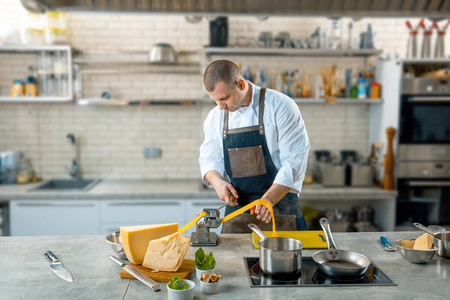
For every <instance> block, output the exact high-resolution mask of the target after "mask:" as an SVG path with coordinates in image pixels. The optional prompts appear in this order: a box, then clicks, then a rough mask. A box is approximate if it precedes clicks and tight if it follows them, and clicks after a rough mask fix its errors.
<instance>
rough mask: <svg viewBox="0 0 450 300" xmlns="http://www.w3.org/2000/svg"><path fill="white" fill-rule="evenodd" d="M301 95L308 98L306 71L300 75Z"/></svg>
mask: <svg viewBox="0 0 450 300" xmlns="http://www.w3.org/2000/svg"><path fill="white" fill-rule="evenodd" d="M302 97H303V98H309V97H310V87H309V74H308V72H304V73H303V77H302Z"/></svg>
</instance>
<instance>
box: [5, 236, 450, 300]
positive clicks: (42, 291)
mask: <svg viewBox="0 0 450 300" xmlns="http://www.w3.org/2000/svg"><path fill="white" fill-rule="evenodd" d="M380 234H384V235H386V236H387V237H388V238H389V239H390V241H391V242H392V243H393V244H394V243H395V240H397V239H403V238H417V237H419V236H420V235H421V234H422V232H420V231H411V232H384V233H379V232H378V233H335V234H334V235H333V236H334V240H335V242H336V244H337V246H338V247H339V248H340V249H346V250H352V251H355V252H359V253H362V254H365V255H367V256H368V257H369V258H370V259H371V260H372V262H373V263H375V264H376V265H377V267H378V268H380V269H381V270H382V271H383V272H384V273H385V274H386V275H387V276H388V277H389V278H390V279H391V280H392V281H394V283H396V284H397V286H355V287H342V286H341V287H280V288H250V284H249V278H248V274H247V271H246V269H245V266H244V260H243V257H248V256H253V257H257V256H258V255H259V252H258V250H257V249H255V248H254V246H253V243H252V238H251V235H250V234H234V235H233V234H223V235H219V245H218V246H217V247H209V248H206V251H212V252H213V254H214V256H215V257H216V262H217V265H216V273H218V274H220V275H222V278H221V286H220V292H219V293H218V294H215V295H205V294H203V293H202V292H201V290H200V286H199V283H198V281H196V279H193V280H194V281H195V282H196V284H197V286H196V288H195V299H333V300H334V299H449V295H450V284H449V282H450V260H449V259H444V258H441V257H439V256H434V257H433V259H432V260H431V261H430V262H429V263H427V264H412V263H409V262H408V261H406V260H405V259H403V258H402V257H401V256H400V254H399V253H398V252H397V251H396V252H385V251H384V250H383V248H382V247H381V245H380V242H379V237H380ZM394 247H395V246H394ZM47 250H52V251H53V252H54V253H55V254H56V255H57V256H58V258H59V259H60V260H61V261H62V263H63V264H64V265H65V266H66V267H67V268H68V270H69V271H70V272H71V273H72V275H73V277H74V282H73V283H70V282H66V281H64V280H62V279H60V278H59V277H57V276H56V275H55V274H53V272H52V271H51V270H50V268H49V267H48V265H49V262H48V261H47V260H46V259H45V258H44V252H45V251H47ZM196 250H197V248H195V247H191V246H189V249H188V253H187V255H186V258H193V257H194V253H195V251H196ZM316 251H318V250H314V249H307V250H304V251H303V256H304V257H305V256H312V255H313V254H314V253H315V252H316ZM111 254H112V253H111V251H110V249H109V246H108V244H107V243H106V241H105V237H104V236H99V235H95V236H52V237H50V236H37V237H0V257H1V260H0V299H2V300H9V299H109V300H114V299H167V297H168V296H167V286H166V284H165V283H162V284H161V287H162V291H161V292H159V293H155V292H153V291H152V290H151V289H150V288H148V287H147V286H145V285H144V284H142V283H141V282H139V281H136V280H129V279H121V278H120V277H119V272H120V267H119V266H118V265H116V264H115V263H113V262H112V261H110V260H109V259H108V255H111ZM191 278H195V276H194V275H193V276H192V277H191Z"/></svg>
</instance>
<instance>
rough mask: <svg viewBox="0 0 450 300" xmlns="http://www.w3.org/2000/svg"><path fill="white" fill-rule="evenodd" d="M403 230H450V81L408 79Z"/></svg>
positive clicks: (401, 169)
mask: <svg viewBox="0 0 450 300" xmlns="http://www.w3.org/2000/svg"><path fill="white" fill-rule="evenodd" d="M398 159H399V163H398V172H397V189H398V192H399V196H398V198H397V225H410V224H411V222H420V223H423V224H427V225H429V224H440V225H450V80H442V79H435V78H405V79H403V80H402V95H401V103H400V127H399V149H398Z"/></svg>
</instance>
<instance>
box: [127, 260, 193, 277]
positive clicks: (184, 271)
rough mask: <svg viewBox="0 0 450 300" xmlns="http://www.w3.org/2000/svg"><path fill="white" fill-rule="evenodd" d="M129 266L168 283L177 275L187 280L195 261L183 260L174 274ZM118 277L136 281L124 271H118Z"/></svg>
mask: <svg viewBox="0 0 450 300" xmlns="http://www.w3.org/2000/svg"><path fill="white" fill-rule="evenodd" d="M130 266H132V267H133V268H135V269H137V270H139V271H140V272H141V273H143V274H145V275H147V276H148V277H150V278H151V279H153V280H155V281H158V282H169V281H170V279H171V278H172V276H173V275H177V276H178V277H180V278H182V279H189V277H191V275H192V274H193V273H194V271H195V261H194V260H192V259H185V260H184V261H183V263H182V264H181V267H180V268H179V269H178V271H176V272H162V271H160V272H155V271H154V270H152V269H149V268H146V267H144V266H142V265H135V264H130ZM120 277H121V278H126V279H136V278H134V277H133V275H131V274H130V273H128V272H127V271H125V270H122V271H120Z"/></svg>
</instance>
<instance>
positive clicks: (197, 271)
mask: <svg viewBox="0 0 450 300" xmlns="http://www.w3.org/2000/svg"><path fill="white" fill-rule="evenodd" d="M215 270H216V268H214V269H211V270H200V269H197V267H195V277H196V278H197V280H198V281H200V276H202V273H209V274H214V271H215Z"/></svg>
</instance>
